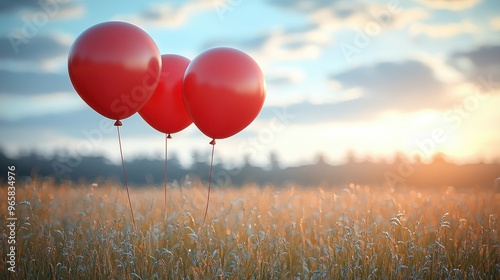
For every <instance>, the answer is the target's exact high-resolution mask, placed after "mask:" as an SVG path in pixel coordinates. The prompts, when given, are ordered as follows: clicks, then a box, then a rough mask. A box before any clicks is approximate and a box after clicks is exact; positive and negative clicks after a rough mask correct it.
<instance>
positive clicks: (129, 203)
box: [115, 121, 137, 229]
mask: <svg viewBox="0 0 500 280" xmlns="http://www.w3.org/2000/svg"><path fill="white" fill-rule="evenodd" d="M121 125H122V123H121V122H120V121H116V122H115V126H116V131H117V132H118V145H119V146H120V156H121V159H122V169H123V178H124V179H125V188H126V189H127V197H128V205H129V207H130V215H131V216H132V223H133V224H134V229H137V226H136V224H135V218H134V210H133V209H132V201H131V200H130V192H129V190H128V180H127V172H126V171H125V161H124V160H123V150H122V140H121V136H120V126H121Z"/></svg>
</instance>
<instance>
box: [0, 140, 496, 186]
mask: <svg viewBox="0 0 500 280" xmlns="http://www.w3.org/2000/svg"><path fill="white" fill-rule="evenodd" d="M192 158H193V163H192V164H191V166H190V167H189V168H184V167H183V166H182V165H181V164H180V161H179V159H178V157H177V155H176V154H174V153H173V154H171V155H170V156H169V159H168V180H169V183H170V184H171V183H173V182H174V181H177V182H179V183H181V184H182V183H183V182H184V183H185V182H186V178H190V179H189V181H191V182H196V181H197V180H202V181H207V180H208V178H209V164H208V161H209V156H208V155H207V156H206V157H205V156H204V155H202V154H200V153H199V152H197V151H194V152H193V153H192ZM346 159H347V161H346V162H345V163H344V164H341V165H331V164H328V163H327V162H326V160H325V157H324V155H322V154H318V156H317V160H316V162H315V163H313V164H308V165H302V166H293V167H282V166H281V164H280V162H279V157H278V154H277V153H276V152H273V153H270V154H269V167H266V168H262V167H259V166H255V165H253V164H252V163H251V162H250V158H249V157H248V156H245V160H244V163H243V165H242V166H240V167H233V168H231V169H226V168H224V166H223V165H222V164H220V163H216V164H215V165H214V168H213V174H214V187H217V186H218V187H224V186H226V185H228V184H233V185H243V184H245V183H258V184H267V183H270V184H274V185H278V186H280V185H286V184H289V183H296V184H300V185H304V186H317V185H319V184H321V185H325V184H326V185H331V186H345V185H346V184H349V183H356V184H375V185H380V186H389V185H391V184H392V185H391V186H392V187H399V186H402V185H408V186H414V187H436V186H454V187H456V188H470V187H474V186H481V187H488V188H497V189H498V188H499V187H498V184H500V182H499V181H498V180H497V178H499V177H500V162H498V161H497V162H490V163H485V162H480V163H470V164H461V165H458V164H455V163H453V162H451V161H449V160H448V159H447V158H446V156H445V155H444V154H436V155H435V156H434V157H433V158H432V160H431V162H429V163H427V164H425V163H422V162H419V161H418V159H417V160H414V162H411V161H410V159H409V158H408V157H405V156H404V155H403V154H402V153H396V155H395V157H394V160H393V161H392V162H389V163H387V162H383V161H381V162H378V163H376V162H373V161H371V160H367V159H365V160H363V161H357V160H356V159H355V157H354V152H353V151H349V152H348V153H347V156H346ZM0 164H1V165H2V166H7V165H15V166H16V170H17V174H18V176H19V177H20V178H22V177H27V176H30V177H32V178H34V177H53V178H55V179H56V180H59V181H61V180H67V179H69V180H74V181H87V182H94V181H100V180H101V181H102V180H107V179H113V180H119V181H122V183H123V179H122V178H123V175H122V170H121V166H120V165H117V164H113V163H111V162H110V161H109V160H107V159H106V158H104V157H103V156H86V157H81V158H76V157H75V158H71V156H70V154H68V152H67V151H63V150H60V151H58V152H57V153H56V154H54V156H53V157H46V156H45V157H43V156H40V155H38V154H37V153H34V152H29V153H23V154H21V155H20V156H19V157H17V158H9V157H7V156H6V155H5V154H4V153H3V152H2V150H1V149H0ZM164 164H165V161H164V159H154V160H151V159H146V158H142V159H134V160H132V161H127V162H125V168H126V170H127V176H128V179H129V183H130V184H131V186H133V187H140V186H146V185H158V186H161V185H163V182H164V172H165V165H164ZM387 174H391V176H393V177H394V178H396V179H397V180H393V182H388V180H387ZM5 176H6V173H5V172H4V173H0V182H5V181H6V180H5V179H6V178H5Z"/></svg>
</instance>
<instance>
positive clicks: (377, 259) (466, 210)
mask: <svg viewBox="0 0 500 280" xmlns="http://www.w3.org/2000/svg"><path fill="white" fill-rule="evenodd" d="M206 195H207V190H206V185H205V184H200V183H194V184H191V185H190V186H189V187H187V186H184V187H180V186H178V185H174V186H170V187H169V189H168V201H167V205H166V207H167V208H166V214H165V211H164V209H165V203H164V190H163V188H162V187H151V188H133V189H131V197H132V205H133V209H134V214H135V217H136V223H137V229H135V230H134V227H133V225H132V221H131V219H130V211H129V207H128V201H127V197H126V192H125V189H124V188H123V187H122V186H121V185H119V184H113V183H104V184H101V185H96V184H93V185H84V184H76V183H62V184H54V183H53V182H51V181H45V182H43V181H40V182H38V181H36V182H31V183H20V182H19V183H17V187H16V202H17V205H16V212H15V213H16V217H17V219H18V220H17V228H16V242H17V243H16V244H17V260H16V266H15V269H16V272H15V273H12V272H10V271H8V270H7V269H6V268H7V266H8V265H7V263H6V261H7V254H8V248H9V247H8V246H9V245H8V244H7V236H8V229H7V228H6V227H5V226H2V228H1V233H2V235H1V237H2V240H1V242H2V246H1V248H2V250H1V252H0V253H1V256H2V257H1V260H2V261H1V262H0V267H1V270H0V271H1V272H0V278H1V279H500V243H499V238H500V233H499V232H500V223H499V221H498V219H499V215H500V194H499V193H495V192H493V190H481V189H471V190H470V191H468V192H459V191H457V190H455V189H454V188H452V187H447V188H442V189H432V190H429V189H426V190H423V189H422V190H414V189H411V188H401V189H396V190H394V189H384V188H379V187H372V186H359V185H354V184H351V185H348V186H342V187H339V188H331V187H327V186H321V187H320V186H318V187H308V188H305V187H300V186H293V185H290V186H288V187H284V188H277V187H273V186H257V185H245V186H243V187H240V188H236V187H234V188H227V189H221V188H216V189H212V193H211V200H210V208H209V212H208V216H207V220H206V222H205V223H204V224H203V214H204V211H205V202H206ZM0 197H1V198H2V199H1V200H0V205H1V209H2V213H3V214H2V216H1V219H2V225H4V224H5V223H6V222H7V220H6V219H7V212H6V209H7V199H6V198H7V188H6V187H2V188H0Z"/></svg>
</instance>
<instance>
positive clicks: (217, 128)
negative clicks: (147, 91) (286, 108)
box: [183, 48, 266, 139]
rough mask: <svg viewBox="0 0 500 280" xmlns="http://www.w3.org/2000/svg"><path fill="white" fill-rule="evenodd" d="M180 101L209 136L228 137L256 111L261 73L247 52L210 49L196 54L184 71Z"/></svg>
mask: <svg viewBox="0 0 500 280" xmlns="http://www.w3.org/2000/svg"><path fill="white" fill-rule="evenodd" d="M183 96H184V104H185V105H186V109H187V111H188V113H189V115H190V116H191V119H192V120H193V122H194V124H195V125H196V126H197V127H198V128H199V129H200V131H201V132H203V133H204V134H205V135H207V136H208V137H210V138H213V139H223V138H227V137H230V136H232V135H234V134H236V133H238V132H239V131H241V130H242V129H244V128H245V127H247V126H248V125H249V124H250V123H251V122H252V121H253V120H254V119H255V118H256V117H257V115H258V114H259V112H260V110H261V108H262V106H263V104H264V99H265V96H266V86H265V80H264V75H263V74H262V71H261V70H260V68H259V66H258V65H257V63H256V62H255V61H254V60H253V59H252V58H251V57H250V56H249V55H247V54H245V53H244V52H242V51H239V50H236V49H233V48H214V49H210V50H208V51H205V52H204V53H202V54H200V55H198V56H197V57H196V58H195V59H194V60H193V61H192V62H191V63H190V64H189V66H188V68H187V69H186V73H185V74H184V90H183Z"/></svg>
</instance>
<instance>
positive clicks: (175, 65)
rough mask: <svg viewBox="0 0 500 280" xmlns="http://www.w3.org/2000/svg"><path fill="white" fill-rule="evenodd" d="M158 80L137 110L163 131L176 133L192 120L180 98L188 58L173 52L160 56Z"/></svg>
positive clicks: (150, 123)
mask: <svg viewBox="0 0 500 280" xmlns="http://www.w3.org/2000/svg"><path fill="white" fill-rule="evenodd" d="M161 61H162V68H161V76H160V82H159V83H158V86H157V87H156V90H155V92H154V93H153V95H152V96H151V98H150V99H149V101H148V102H147V103H146V105H144V107H142V108H141V109H140V110H139V114H140V115H141V117H142V118H143V119H144V120H145V121H146V122H147V123H148V124H149V125H151V126H152V127H153V128H155V129H156V130H158V131H160V132H163V133H167V134H170V133H176V132H179V131H181V130H183V129H184V128H186V127H188V126H189V125H190V124H191V123H192V122H193V121H192V120H191V117H189V115H188V113H187V111H186V107H185V106H184V101H183V99H182V80H183V78H184V72H185V71H186V68H187V67H188V65H189V62H190V60H189V59H187V58H185V57H183V56H180V55H174V54H166V55H162V56H161Z"/></svg>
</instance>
